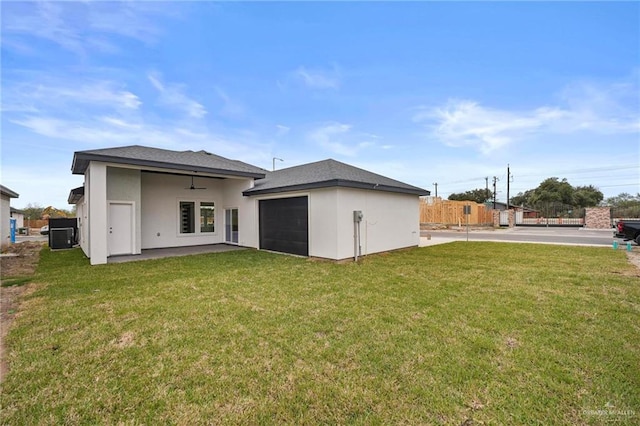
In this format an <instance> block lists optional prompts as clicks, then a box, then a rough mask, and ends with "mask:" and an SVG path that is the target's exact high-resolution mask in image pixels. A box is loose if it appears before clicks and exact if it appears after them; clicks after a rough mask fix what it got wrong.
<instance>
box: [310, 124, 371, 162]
mask: <svg viewBox="0 0 640 426" xmlns="http://www.w3.org/2000/svg"><path fill="white" fill-rule="evenodd" d="M351 129H352V126H351V125H349V124H343V123H337V122H336V123H328V124H325V125H323V126H321V127H318V128H316V129H313V130H312V131H310V132H309V133H308V134H307V138H308V139H309V140H310V141H311V142H312V143H314V144H317V145H319V146H320V147H322V148H324V149H325V150H327V151H330V152H332V153H334V154H338V155H344V156H347V157H353V156H355V155H357V154H358V153H359V152H361V151H362V150H363V149H366V148H372V147H376V146H377V145H376V143H375V142H373V141H371V139H376V138H377V136H375V135H371V134H367V133H359V132H352V131H351Z"/></svg>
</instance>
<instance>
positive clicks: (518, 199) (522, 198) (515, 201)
mask: <svg viewBox="0 0 640 426" xmlns="http://www.w3.org/2000/svg"><path fill="white" fill-rule="evenodd" d="M531 194H533V189H527V190H526V191H525V192H518V195H516V196H515V197H511V200H510V201H509V204H511V205H512V206H524V205H529V204H531V203H530V202H529V199H530V198H531Z"/></svg>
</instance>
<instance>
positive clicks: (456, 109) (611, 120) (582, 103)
mask: <svg viewBox="0 0 640 426" xmlns="http://www.w3.org/2000/svg"><path fill="white" fill-rule="evenodd" d="M621 87H622V88H623V89H622V88H621ZM630 93H635V94H636V95H637V93H638V87H637V83H629V84H626V85H622V86H620V85H611V86H608V87H600V86H597V85H594V84H588V83H580V84H575V85H572V86H569V87H568V88H567V89H565V90H564V91H563V92H562V94H561V97H560V100H561V102H560V103H559V105H553V106H541V107H538V108H534V109H531V110H524V111H523V110H520V111H510V110H506V109H499V108H490V107H486V106H483V105H481V104H480V103H479V102H476V101H472V100H449V101H448V102H447V103H446V104H445V105H443V106H439V107H435V108H424V107H421V108H419V111H418V112H417V113H415V114H414V116H413V120H414V121H415V122H417V123H424V124H425V125H427V127H428V129H429V130H430V132H431V135H432V136H433V137H434V138H436V139H438V140H440V141H442V142H443V143H444V144H446V145H448V146H453V147H466V146H470V147H473V148H476V149H478V150H479V151H481V152H482V153H484V154H489V153H491V152H493V151H495V150H496V149H498V148H501V147H504V146H506V145H509V144H511V143H513V142H516V141H519V140H523V139H526V138H529V137H530V136H532V135H540V134H569V133H577V132H583V131H589V132H594V133H600V134H623V133H627V134H628V133H634V132H638V131H640V118H639V117H638V115H637V111H638V104H637V103H638V101H637V99H636V100H635V101H634V100H630V99H625V98H626V97H628V96H629V94H630ZM634 102H635V105H634Z"/></svg>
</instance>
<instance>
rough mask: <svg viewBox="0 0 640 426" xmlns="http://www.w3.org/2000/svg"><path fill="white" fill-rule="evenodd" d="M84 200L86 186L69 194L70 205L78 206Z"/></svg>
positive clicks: (74, 189)
mask: <svg viewBox="0 0 640 426" xmlns="http://www.w3.org/2000/svg"><path fill="white" fill-rule="evenodd" d="M82 198H84V186H80V187H78V188H73V189H72V190H71V191H70V192H69V198H67V202H68V203H69V204H78V202H79V201H80V200H82Z"/></svg>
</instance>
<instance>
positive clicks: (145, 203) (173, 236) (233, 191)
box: [141, 173, 257, 249]
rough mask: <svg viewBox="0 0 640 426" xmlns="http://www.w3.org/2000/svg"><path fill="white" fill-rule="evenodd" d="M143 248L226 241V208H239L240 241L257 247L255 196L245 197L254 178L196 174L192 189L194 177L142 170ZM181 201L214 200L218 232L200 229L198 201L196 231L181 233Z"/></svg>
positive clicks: (239, 242)
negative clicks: (199, 188) (251, 197)
mask: <svg viewBox="0 0 640 426" xmlns="http://www.w3.org/2000/svg"><path fill="white" fill-rule="evenodd" d="M141 181H142V186H141V194H142V196H141V206H142V224H141V229H142V236H141V241H142V249H147V248H160V247H180V246H192V245H203V244H217V243H223V242H224V209H225V208H238V222H239V223H238V224H239V235H238V244H239V245H242V246H247V247H257V237H256V235H255V231H254V229H255V226H254V223H255V221H256V216H255V209H254V207H253V206H254V202H253V200H251V199H249V198H247V197H243V196H242V191H243V190H245V189H247V188H249V187H250V185H251V179H232V178H229V179H209V178H205V177H196V178H195V182H194V183H195V186H196V187H204V188H206V189H204V190H191V189H188V187H189V186H190V185H191V178H190V177H189V176H187V175H185V176H176V175H168V174H157V173H142V179H141ZM180 201H193V202H195V203H199V202H213V203H215V232H212V233H199V229H200V228H199V225H198V224H199V222H198V218H199V211H198V210H197V204H196V232H195V233H193V234H181V233H180V229H179V226H180V221H179V213H180V209H179V203H180Z"/></svg>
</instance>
